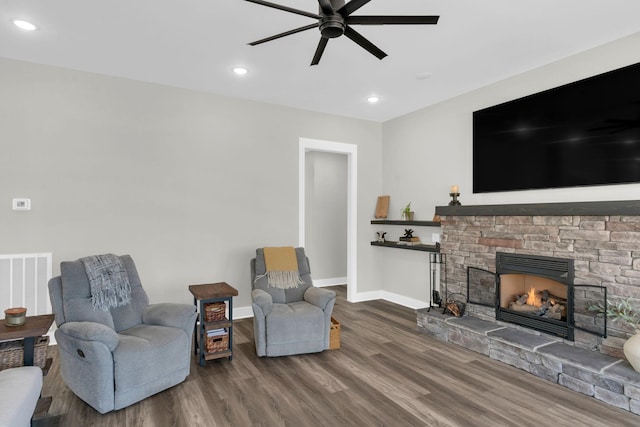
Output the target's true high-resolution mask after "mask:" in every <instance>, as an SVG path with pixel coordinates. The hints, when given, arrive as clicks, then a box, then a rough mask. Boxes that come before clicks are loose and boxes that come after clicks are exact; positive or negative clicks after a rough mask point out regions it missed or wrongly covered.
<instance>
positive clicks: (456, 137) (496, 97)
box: [372, 33, 640, 299]
mask: <svg viewBox="0 0 640 427" xmlns="http://www.w3.org/2000/svg"><path fill="white" fill-rule="evenodd" d="M637 62H640V33H638V34H635V35H633V36H630V37H626V38H624V39H621V40H619V41H616V42H614V43H610V44H608V45H604V46H601V47H599V48H596V49H592V50H589V51H585V52H582V53H580V54H578V55H575V56H573V57H569V58H566V59H563V60H561V61H558V62H555V63H552V64H549V65H546V66H543V67H540V68H538V69H535V70H531V71H529V72H526V73H523V74H520V75H518V76H515V77H512V78H510V79H507V80H504V81H500V82H497V83H495V84H492V85H490V86H487V87H484V88H481V89H478V90H476V91H473V92H471V93H467V94H465V95H462V96H459V97H456V98H453V99H450V100H448V101H445V102H442V103H440V104H438V105H434V106H432V107H429V108H425V109H422V110H419V111H416V112H414V113H412V114H408V115H406V116H403V117H400V118H398V119H395V120H391V121H389V122H386V123H384V125H383V148H382V159H383V168H382V175H383V192H382V193H381V194H390V195H391V206H390V212H391V215H392V216H396V218H398V217H399V215H400V209H401V208H402V207H403V206H404V204H406V203H407V202H408V201H411V202H412V203H411V206H412V208H413V209H414V211H415V212H416V219H431V218H432V217H433V214H434V210H435V206H440V205H447V204H448V202H449V200H450V197H449V195H448V193H449V187H450V186H451V185H453V184H457V185H459V186H460V192H461V196H460V200H461V202H462V204H463V205H473V204H502V203H535V202H568V201H594V200H636V199H638V198H640V184H626V185H614V186H600V187H583V188H570V189H554V190H535V191H519V192H506V193H491V194H472V193H471V189H472V165H471V162H472V113H473V111H475V110H478V109H481V108H485V107H488V106H491V105H495V104H498V103H502V102H505V101H508V100H512V99H516V98H519V97H522V96H525V95H529V94H532V93H536V92H539V91H542V90H546V89H550V88H553V87H556V86H560V85H563V84H566V83H569V82H572V81H576V80H579V79H582V78H586V77H589V76H592V75H596V74H600V73H603V72H606V71H610V70H613V69H615V68H619V67H623V66H626V65H630V64H633V63H637ZM372 230H375V226H372ZM431 231H433V232H437V229H434V230H431ZM431 231H430V230H429V229H424V234H423V235H421V237H422V238H423V240H427V239H430V232H431ZM386 251H387V252H390V251H391V250H390V249H387V250H386ZM396 252H399V253H396ZM406 252H409V251H397V250H396V251H395V252H394V253H393V254H388V253H386V252H385V253H384V254H383V253H382V248H381V249H380V252H378V253H377V254H375V257H376V258H375V264H376V265H379V266H380V267H378V268H379V270H378V271H379V274H380V276H381V278H382V283H383V288H384V289H386V290H389V291H393V292H398V293H400V294H402V295H405V296H408V297H413V298H417V299H421V296H422V295H423V294H424V295H426V292H425V286H426V285H425V284H426V283H427V284H428V282H427V280H428V278H427V277H426V276H425V275H424V268H425V267H424V265H423V263H426V256H423V257H420V256H416V255H415V254H406ZM422 299H424V298H422Z"/></svg>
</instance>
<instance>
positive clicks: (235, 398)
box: [43, 286, 640, 427]
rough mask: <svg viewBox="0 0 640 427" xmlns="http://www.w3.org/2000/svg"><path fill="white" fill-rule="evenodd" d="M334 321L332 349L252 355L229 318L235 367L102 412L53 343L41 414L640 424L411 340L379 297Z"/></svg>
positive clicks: (409, 325)
mask: <svg viewBox="0 0 640 427" xmlns="http://www.w3.org/2000/svg"><path fill="white" fill-rule="evenodd" d="M332 289H334V290H335V291H336V293H337V294H338V301H337V303H336V306H335V309H334V316H335V317H336V318H337V319H338V320H339V321H340V324H341V348H340V349H339V350H332V351H325V352H322V353H318V354H309V355H299V356H290V357H277V358H259V357H257V356H256V354H255V347H254V342H253V320H252V319H242V320H237V321H235V322H234V328H235V329H234V357H233V361H228V360H217V361H211V362H208V363H207V364H206V365H205V366H204V367H200V366H198V365H197V360H196V358H195V357H194V358H193V360H192V366H191V374H190V375H189V377H188V378H187V380H186V381H185V382H184V383H182V384H179V385H177V386H176V387H173V388H171V389H169V390H166V391H164V392H162V393H158V394H157V395H155V396H152V397H150V398H148V399H145V400H144V401H142V402H139V403H137V404H135V405H132V406H130V407H128V408H125V409H122V410H120V411H116V412H112V413H109V414H105V415H100V414H98V413H97V412H96V411H94V410H93V409H92V408H90V407H89V406H88V405H86V404H85V403H84V402H82V401H81V400H80V399H78V398H77V397H76V396H75V395H74V394H73V393H71V392H70V391H69V389H68V388H67V387H66V385H65V384H64V382H63V381H62V379H61V377H60V369H59V361H58V360H57V358H58V356H57V351H56V348H55V347H52V348H51V349H50V355H52V356H53V364H52V366H51V369H50V371H49V375H47V376H46V377H45V378H44V383H45V384H44V388H43V395H44V396H52V397H53V401H52V403H51V408H50V409H49V415H50V416H54V417H55V416H56V415H60V417H58V418H59V419H61V420H62V422H61V423H60V425H63V426H76V425H91V426H116V425H117V426H131V427H133V426H135V427H138V426H265V427H267V426H292V427H294V426H295V427H298V426H347V425H348V426H443V427H449V426H469V425H474V426H492V427H493V426H497V425H499V426H532V427H533V426H540V425H554V426H571V427H574V426H576V425H580V426H603V425H616V426H637V425H640V416H636V415H634V414H631V413H629V412H627V411H623V410H621V409H617V408H613V407H611V406H608V405H606V404H604V403H602V402H599V401H597V400H595V399H593V398H590V397H587V396H584V395H581V394H579V393H576V392H573V391H571V390H568V389H566V388H564V387H561V386H559V385H557V384H551V383H549V382H547V381H544V380H542V379H540V378H537V377H535V376H533V375H530V374H528V373H526V372H524V371H521V370H518V369H516V368H514V367H511V366H508V365H504V364H502V363H500V362H497V361H494V360H491V359H489V358H487V357H484V356H482V355H479V354H477V353H474V352H472V351H469V350H467V349H463V348H461V347H457V346H455V345H452V344H448V343H443V342H441V341H438V340H436V339H434V338H432V337H429V336H427V335H424V334H422V333H420V332H419V331H418V329H417V327H416V314H415V312H414V310H411V309H408V308H405V307H401V306H399V305H396V304H392V303H390V302H387V301H370V302H363V303H358V304H351V303H348V302H347V301H346V287H344V286H337V287H332Z"/></svg>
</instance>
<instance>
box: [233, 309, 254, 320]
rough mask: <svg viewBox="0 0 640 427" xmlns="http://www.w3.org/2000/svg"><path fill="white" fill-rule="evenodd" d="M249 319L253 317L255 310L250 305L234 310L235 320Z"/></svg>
mask: <svg viewBox="0 0 640 427" xmlns="http://www.w3.org/2000/svg"><path fill="white" fill-rule="evenodd" d="M248 317H253V308H251V306H250V305H247V306H244V307H234V308H233V320H236V319H246V318H248Z"/></svg>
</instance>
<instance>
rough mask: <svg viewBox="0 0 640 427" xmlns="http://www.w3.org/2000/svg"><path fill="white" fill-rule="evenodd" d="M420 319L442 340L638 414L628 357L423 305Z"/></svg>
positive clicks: (638, 383)
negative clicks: (626, 359)
mask: <svg viewBox="0 0 640 427" xmlns="http://www.w3.org/2000/svg"><path fill="white" fill-rule="evenodd" d="M417 321H418V327H419V328H420V330H421V331H423V332H425V333H428V334H429V335H433V336H434V337H436V338H438V339H440V340H442V341H446V342H450V343H453V344H457V345H459V346H462V347H465V348H468V349H470V350H473V351H475V352H478V353H481V354H484V355H485V356H488V357H490V358H491V359H494V360H498V361H500V362H503V363H506V364H509V365H511V366H515V367H517V368H519V369H522V370H524V371H526V372H529V373H530V374H533V375H535V376H537V377H540V378H543V379H545V380H547V381H550V382H553V383H556V384H560V385H562V386H564V387H567V388H569V389H571V390H574V391H577V392H579V393H582V394H586V395H587V396H592V397H594V398H595V399H598V400H601V401H603V402H605V403H608V404H609V405H612V406H616V407H618V408H622V409H625V410H627V411H631V412H633V413H634V414H639V415H640V373H638V372H636V371H635V370H633V368H632V367H631V365H629V364H628V363H627V362H626V361H623V360H620V359H618V358H615V357H612V356H608V355H605V354H602V353H599V352H596V351H589V350H585V349H582V348H577V347H575V346H572V345H569V344H567V343H564V342H562V340H560V339H559V338H555V337H552V336H550V335H547V334H541V333H536V332H535V331H532V330H529V329H523V328H521V327H518V326H511V325H505V324H501V323H500V322H496V321H487V320H482V319H479V318H477V317H474V316H463V317H452V316H450V315H444V314H442V310H441V309H432V310H430V311H429V310H428V309H426V308H425V309H420V310H418V311H417Z"/></svg>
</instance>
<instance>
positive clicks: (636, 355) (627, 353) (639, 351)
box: [622, 331, 640, 372]
mask: <svg viewBox="0 0 640 427" xmlns="http://www.w3.org/2000/svg"><path fill="white" fill-rule="evenodd" d="M622 350H623V351H624V357H626V358H627V361H629V363H630V364H631V366H633V369H635V370H636V371H638V372H640V331H638V332H636V334H635V335H634V336H632V337H631V338H629V339H628V340H627V341H626V342H625V343H624V346H623V347H622Z"/></svg>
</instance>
